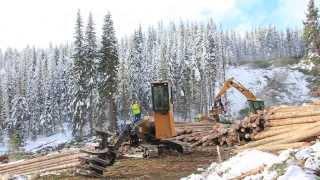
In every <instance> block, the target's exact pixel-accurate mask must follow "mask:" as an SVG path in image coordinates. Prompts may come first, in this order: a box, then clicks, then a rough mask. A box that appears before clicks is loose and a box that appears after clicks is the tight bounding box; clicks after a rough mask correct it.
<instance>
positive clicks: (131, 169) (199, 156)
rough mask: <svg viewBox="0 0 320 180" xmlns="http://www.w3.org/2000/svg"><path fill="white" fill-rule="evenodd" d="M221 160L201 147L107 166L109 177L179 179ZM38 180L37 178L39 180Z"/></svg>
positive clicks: (70, 179) (120, 179)
mask: <svg viewBox="0 0 320 180" xmlns="http://www.w3.org/2000/svg"><path fill="white" fill-rule="evenodd" d="M221 156H222V160H225V159H227V158H228V157H229V156H230V154H229V151H228V150H226V149H224V150H223V149H221ZM216 161H218V156H217V151H216V148H212V149H206V150H205V151H204V150H203V149H202V150H201V151H199V150H198V151H197V150H196V151H194V152H192V153H191V154H187V155H186V154H178V153H176V154H170V155H167V154H166V155H161V156H160V157H157V158H152V159H143V158H126V157H120V159H118V160H117V161H116V162H115V163H114V165H112V166H110V167H108V168H107V169H106V170H105V172H104V175H105V178H98V179H107V180H131V179H134V180H176V179H180V178H181V177H186V176H188V175H190V174H192V173H196V172H199V171H198V169H199V168H202V169H206V168H207V167H208V166H209V165H210V164H211V163H212V162H216ZM38 179H39V180H97V178H88V177H70V176H68V177H61V176H59V177H57V176H50V177H42V178H38ZM38 179H37V180H38Z"/></svg>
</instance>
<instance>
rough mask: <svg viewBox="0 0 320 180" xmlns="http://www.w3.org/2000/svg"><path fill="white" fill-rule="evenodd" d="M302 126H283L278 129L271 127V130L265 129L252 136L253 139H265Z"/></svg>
mask: <svg viewBox="0 0 320 180" xmlns="http://www.w3.org/2000/svg"><path fill="white" fill-rule="evenodd" d="M299 128H301V127H297V126H295V127H286V128H281V129H276V130H273V129H270V130H265V131H262V132H260V133H258V134H256V135H254V136H253V137H252V140H255V141H257V140H261V139H265V138H267V137H272V136H276V135H279V134H284V133H287V132H291V131H294V130H296V129H299Z"/></svg>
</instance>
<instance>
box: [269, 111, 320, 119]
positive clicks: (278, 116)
mask: <svg viewBox="0 0 320 180" xmlns="http://www.w3.org/2000/svg"><path fill="white" fill-rule="evenodd" d="M306 116H320V109H319V110H316V111H300V110H297V111H292V112H286V113H276V114H272V115H267V116H266V119H267V120H273V119H287V118H298V117H306Z"/></svg>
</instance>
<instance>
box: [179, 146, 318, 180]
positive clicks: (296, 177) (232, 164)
mask: <svg viewBox="0 0 320 180" xmlns="http://www.w3.org/2000/svg"><path fill="white" fill-rule="evenodd" d="M302 159H303V160H305V161H301V160H302ZM303 162H304V163H303ZM260 167H263V169H262V171H261V172H260V173H258V174H255V175H251V176H247V177H245V178H244V179H245V180H261V179H263V180H274V179H279V180H314V179H316V175H315V174H314V173H315V172H316V171H319V167H320V142H317V143H315V144H314V145H313V146H310V147H306V148H304V149H300V150H285V151H282V152H281V153H280V154H279V155H278V156H276V155H274V154H271V153H266V152H261V151H257V150H247V151H244V152H242V153H239V154H237V155H236V156H234V157H232V158H230V159H229V160H227V161H224V162H222V163H219V164H218V163H212V164H211V165H210V167H208V169H207V170H205V171H204V172H202V173H200V174H191V175H190V176H188V177H184V178H182V179H181V180H211V179H212V180H227V179H232V178H235V177H238V176H240V175H242V174H244V173H247V172H249V171H250V170H255V169H257V168H260Z"/></svg>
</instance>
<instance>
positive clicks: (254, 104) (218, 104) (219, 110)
mask: <svg viewBox="0 0 320 180" xmlns="http://www.w3.org/2000/svg"><path fill="white" fill-rule="evenodd" d="M232 87H233V88H235V89H237V90H238V91H239V92H240V93H241V94H243V95H244V96H245V97H246V98H247V102H248V104H249V112H251V113H257V111H258V110H263V109H264V101H263V100H258V99H257V97H256V96H255V95H254V94H253V93H252V92H251V91H250V90H249V89H247V88H246V87H245V86H243V85H242V84H241V83H240V82H237V81H236V80H234V78H230V79H228V80H227V81H225V82H224V84H223V86H222V88H221V89H220V91H219V92H218V94H217V95H216V97H215V98H214V105H213V107H212V110H211V111H210V116H211V117H213V119H215V120H217V121H219V119H220V118H219V115H220V114H224V113H225V112H226V110H225V107H224V105H223V103H222V100H221V97H222V96H223V95H225V93H226V92H227V90H229V89H230V88H232Z"/></svg>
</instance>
